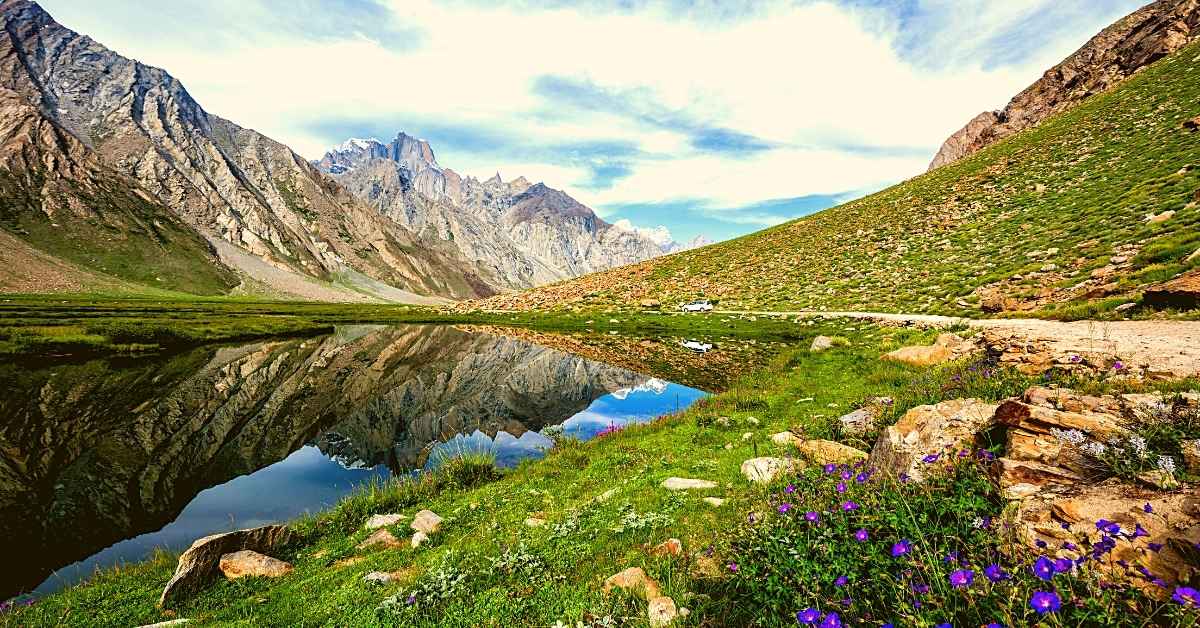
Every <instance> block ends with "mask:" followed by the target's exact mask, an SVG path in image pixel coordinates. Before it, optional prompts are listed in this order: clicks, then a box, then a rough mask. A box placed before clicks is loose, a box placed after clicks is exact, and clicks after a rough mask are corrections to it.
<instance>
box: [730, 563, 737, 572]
mask: <svg viewBox="0 0 1200 628" xmlns="http://www.w3.org/2000/svg"><path fill="white" fill-rule="evenodd" d="M737 570H738V565H737V563H729V571H732V572H735V573H736V572H737Z"/></svg>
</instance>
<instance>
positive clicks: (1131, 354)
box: [714, 311, 1200, 377]
mask: <svg viewBox="0 0 1200 628" xmlns="http://www.w3.org/2000/svg"><path fill="white" fill-rule="evenodd" d="M714 313H716V314H751V315H757V316H779V315H787V316H800V317H809V318H857V319H863V320H870V321H875V322H882V323H904V324H913V325H920V326H927V327H950V326H956V325H966V326H968V327H971V328H973V329H980V330H983V331H984V332H985V333H987V337H988V339H989V341H992V340H1002V341H1005V342H1008V343H1010V344H1011V343H1020V342H1024V343H1026V344H1028V345H1031V346H1033V345H1038V346H1039V349H1040V350H1043V351H1046V352H1049V353H1050V354H1053V355H1071V354H1080V355H1106V356H1112V357H1114V358H1118V359H1120V360H1122V361H1124V362H1126V363H1128V364H1131V365H1139V366H1141V367H1143V368H1145V370H1147V371H1150V372H1154V373H1160V374H1163V375H1168V376H1172V377H1194V376H1200V321H1074V322H1069V323H1064V322H1059V321H1047V320H1038V319H1002V318H984V319H971V318H958V317H953V316H933V315H928V314H883V313H878V312H730V311H721V312H714Z"/></svg>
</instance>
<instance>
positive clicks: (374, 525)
mask: <svg viewBox="0 0 1200 628" xmlns="http://www.w3.org/2000/svg"><path fill="white" fill-rule="evenodd" d="M403 519H404V515H371V518H369V519H367V523H366V524H365V525H364V526H363V527H365V528H366V529H367V530H378V529H379V528H386V527H387V526H394V525H396V524H397V523H400V522H401V521H402V520H403Z"/></svg>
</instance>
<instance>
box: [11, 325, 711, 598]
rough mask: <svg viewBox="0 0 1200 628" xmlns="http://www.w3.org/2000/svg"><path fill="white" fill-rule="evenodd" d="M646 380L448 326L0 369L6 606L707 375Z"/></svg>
mask: <svg viewBox="0 0 1200 628" xmlns="http://www.w3.org/2000/svg"><path fill="white" fill-rule="evenodd" d="M678 351H679V352H681V353H683V354H687V352H686V350H683V349H678ZM711 357H712V356H711V355H710V356H695V357H693V358H690V359H695V360H698V361H699V360H705V359H711ZM673 373H674V375H675V376H676V377H680V371H678V370H676V371H673ZM654 375H655V374H654V373H638V372H634V371H632V370H628V369H626V368H620V367H616V366H611V365H609V364H606V363H604V362H601V361H597V360H594V359H587V358H584V357H580V356H578V355H573V354H571V353H566V352H563V351H558V350H554V349H548V348H546V347H543V346H539V345H536V344H532V343H529V342H525V341H522V340H518V339H514V338H510V337H506V336H501V335H495V334H492V333H484V332H481V331H474V330H468V329H461V328H455V327H449V326H398V327H376V326H371V327H366V326H363V327H353V328H344V329H339V331H338V333H337V334H334V335H331V336H327V337H321V338H309V339H296V340H283V341H269V342H258V343H251V344H246V345H243V346H238V347H201V348H197V349H194V350H190V351H186V352H183V353H179V354H175V355H171V356H156V357H147V358H138V359H132V358H129V359H103V360H93V361H87V362H72V363H62V362H58V363H46V361H40V362H38V361H25V362H23V363H6V364H0V389H2V390H4V391H5V395H4V396H3V399H0V551H3V552H4V555H6V556H8V557H10V560H9V561H7V562H8V564H9V565H10V567H8V568H6V569H4V570H0V599H3V598H5V597H8V596H11V595H15V594H18V593H21V592H24V591H31V590H32V591H35V592H36V593H46V592H50V591H54V590H56V589H58V588H61V587H62V586H65V585H68V584H71V583H74V582H78V581H79V580H81V579H83V578H85V577H86V576H87V575H89V574H90V573H92V572H93V571H94V570H95V569H96V568H99V567H106V566H111V565H114V564H119V563H121V562H125V561H135V560H140V559H142V558H144V557H146V556H147V555H148V554H149V553H150V552H152V551H153V550H154V549H156V548H167V549H170V550H180V549H183V548H186V547H187V546H188V545H189V544H190V543H191V542H192V541H193V540H195V539H196V538H198V537H201V536H204V535H207V534H212V533H215V532H221V531H226V530H231V529H238V528H245V527H252V526H257V525H262V524H266V523H274V522H280V521H287V520H290V519H293V518H295V517H297V516H299V515H302V514H304V513H307V512H314V511H318V510H321V509H324V508H326V507H329V506H331V505H333V504H335V503H336V502H337V501H338V499H339V498H341V497H343V496H344V495H346V494H347V493H348V492H350V491H352V490H354V488H355V487H356V486H357V485H360V484H361V483H363V482H366V481H369V480H372V479H375V478H386V477H388V476H390V475H393V474H407V473H414V472H416V471H418V470H421V469H425V470H429V469H433V468H435V467H436V466H437V465H438V464H440V462H441V461H444V460H445V459H446V458H447V456H453V455H455V454H457V453H461V452H463V451H490V452H492V453H494V454H495V455H496V458H497V464H499V465H501V466H512V465H515V464H517V463H518V462H519V461H521V460H522V459H526V458H535V457H540V456H541V455H544V452H545V451H546V449H548V448H550V447H551V446H552V443H551V441H550V439H549V438H547V437H546V436H545V435H543V434H542V431H544V430H545V429H546V428H548V427H552V426H561V428H562V429H563V431H564V432H565V433H566V434H568V435H570V436H575V437H577V438H580V439H584V440H587V439H589V438H593V437H594V436H595V435H597V434H598V433H600V432H601V431H604V430H606V429H612V428H613V427H621V426H624V425H628V424H631V423H639V422H645V421H649V420H651V419H653V418H655V417H657V416H661V415H662V414H666V413H669V412H674V411H677V410H681V409H684V408H686V407H688V406H689V405H690V404H692V403H694V402H695V401H696V400H698V399H700V398H702V397H704V396H705V395H706V394H707V393H705V392H703V391H702V390H701V388H707V389H710V390H711V389H714V388H716V387H719V384H716V383H714V382H709V381H698V380H697V381H688V382H682V383H675V382H670V381H666V380H664V379H659V378H657V377H654ZM687 384H691V385H690V386H689V385H687Z"/></svg>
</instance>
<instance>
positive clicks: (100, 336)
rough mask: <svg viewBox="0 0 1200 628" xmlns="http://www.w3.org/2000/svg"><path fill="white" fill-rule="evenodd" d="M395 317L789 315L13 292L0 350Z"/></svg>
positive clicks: (215, 336) (656, 323)
mask: <svg viewBox="0 0 1200 628" xmlns="http://www.w3.org/2000/svg"><path fill="white" fill-rule="evenodd" d="M367 323H372V324H404V323H462V324H488V325H496V326H503V327H521V328H530V329H546V330H556V331H580V332H589V331H590V332H598V333H607V332H609V331H638V332H640V333H643V334H649V335H658V334H676V335H685V336H688V337H698V338H708V337H712V336H717V335H729V334H733V335H739V336H744V337H751V338H753V337H775V338H786V337H790V336H794V335H796V334H797V333H798V332H797V325H796V324H795V321H793V320H791V319H788V318H762V319H760V318H758V317H744V316H732V317H720V316H686V315H679V314H659V313H636V314H630V315H621V316H619V317H617V318H612V317H609V316H590V315H582V314H572V313H559V314H556V315H551V316H546V315H539V314H536V313H515V314H505V313H491V314H478V313H465V312H457V311H453V310H437V309H432V308H424V307H415V306H397V305H348V304H332V303H312V302H296V301H256V300H252V299H234V298H220V299H199V298H196V297H192V296H187V295H178V296H177V297H175V298H161V297H160V298H142V299H130V298H123V299H115V298H112V297H109V296H106V295H68V296H58V295H56V296H53V297H50V296H39V295H20V296H15V295H14V296H11V297H8V298H5V299H3V300H0V354H9V355H18V354H35V355H36V354H46V353H53V354H86V353H104V352H116V353H136V352H144V351H156V350H161V349H164V348H168V347H174V346H180V345H185V344H196V343H204V342H229V341H238V340H246V339H252V338H262V337H268V336H294V335H315V334H321V333H328V332H330V331H332V328H333V326H335V325H349V324H367Z"/></svg>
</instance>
